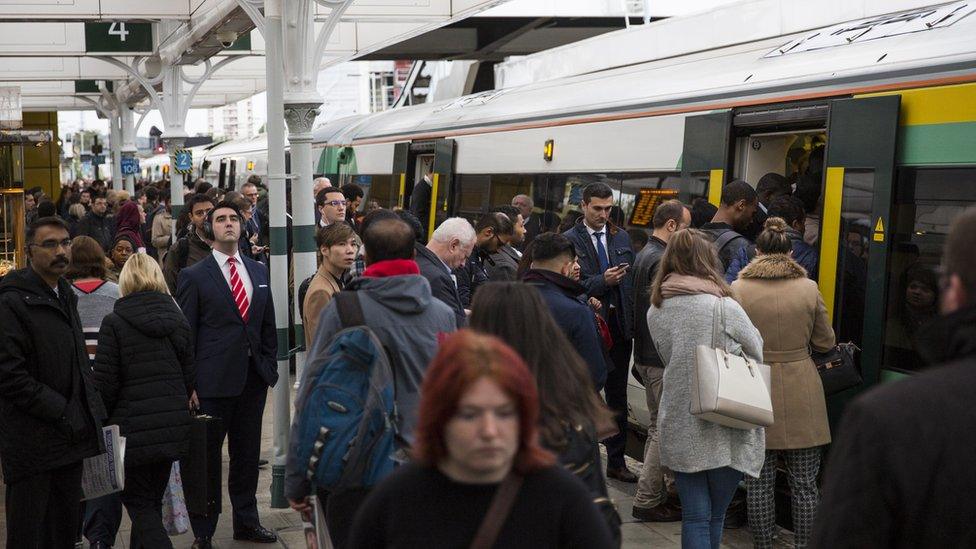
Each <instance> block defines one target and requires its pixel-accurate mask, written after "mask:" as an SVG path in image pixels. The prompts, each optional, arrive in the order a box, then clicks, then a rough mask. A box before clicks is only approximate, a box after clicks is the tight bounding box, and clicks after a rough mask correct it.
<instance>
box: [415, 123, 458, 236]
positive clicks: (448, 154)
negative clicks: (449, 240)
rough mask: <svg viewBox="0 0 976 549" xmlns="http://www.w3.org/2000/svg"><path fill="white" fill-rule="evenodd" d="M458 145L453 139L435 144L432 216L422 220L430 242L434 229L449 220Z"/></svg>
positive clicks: (441, 140)
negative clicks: (448, 214) (449, 203)
mask: <svg viewBox="0 0 976 549" xmlns="http://www.w3.org/2000/svg"><path fill="white" fill-rule="evenodd" d="M456 146H457V145H456V143H455V142H454V140H453V139H438V140H437V141H435V142H434V166H433V172H432V173H431V180H430V183H431V192H430V214H429V217H428V219H423V220H421V223H422V224H423V225H424V227H426V228H427V235H426V240H430V237H431V235H433V234H434V229H436V228H437V226H438V225H440V224H441V222H442V221H444V220H445V219H447V213H448V211H447V209H448V206H447V205H448V201H449V196H450V190H451V188H453V185H452V184H451V183H452V180H453V179H454V156H455V155H454V151H455V150H456Z"/></svg>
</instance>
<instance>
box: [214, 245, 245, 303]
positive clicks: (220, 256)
mask: <svg viewBox="0 0 976 549" xmlns="http://www.w3.org/2000/svg"><path fill="white" fill-rule="evenodd" d="M212 252H213V256H214V259H216V260H217V266H219V267H220V272H221V273H223V274H224V280H226V281H227V287H228V288H230V262H229V261H227V260H228V259H230V257H231V256H229V255H227V254H225V253H223V252H218V251H217V250H216V249H214V250H212ZM234 259H235V261H236V265H237V276H239V277H241V284H243V285H244V292H245V293H246V294H247V302H248V303H249V304H250V303H253V302H254V286H253V285H252V284H251V275H250V274H248V272H247V267H245V266H244V261H242V260H241V253H240V252H236V253H235V254H234ZM233 294H234V291H233V290H231V295H233Z"/></svg>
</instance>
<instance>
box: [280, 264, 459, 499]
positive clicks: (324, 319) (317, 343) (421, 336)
mask: <svg viewBox="0 0 976 549" xmlns="http://www.w3.org/2000/svg"><path fill="white" fill-rule="evenodd" d="M345 289H346V290H353V291H355V292H356V293H357V294H358V295H359V302H360V305H361V306H362V309H363V318H364V319H365V320H366V326H368V327H369V328H370V329H371V330H373V332H374V333H375V334H376V336H377V337H378V338H379V340H380V341H381V342H382V343H383V345H384V346H385V347H386V348H387V349H388V350H389V352H390V353H391V355H392V356H391V357H390V358H391V360H392V367H393V372H394V378H395V382H396V403H397V412H399V414H400V418H401V421H400V426H399V427H400V435H401V436H403V437H404V439H406V440H407V441H408V442H410V443H413V440H414V437H413V431H414V428H415V426H416V425H417V409H418V407H419V405H420V384H421V382H422V381H423V379H424V373H425V372H426V371H427V366H428V365H429V364H430V362H431V360H433V358H434V355H436V354H437V343H438V339H437V338H438V335H439V334H442V333H451V332H454V331H455V330H456V329H457V320H456V319H455V316H454V311H453V310H452V309H451V308H450V307H448V306H447V305H445V304H444V302H442V301H440V300H439V299H435V298H434V297H433V296H432V295H431V291H430V284H429V283H428V282H427V279H426V278H424V277H423V276H421V275H397V276H389V277H384V278H367V277H360V278H356V279H354V280H353V281H352V282H350V283H349V284H348V285H347V286H346V288H345ZM344 327H345V326H343V324H342V322H340V320H339V311H338V308H337V307H336V301H335V300H334V299H333V300H332V301H331V302H329V304H328V305H326V307H325V309H323V310H322V313H321V316H320V317H319V325H318V329H317V330H316V334H315V337H314V339H313V340H312V348H311V349H309V353H308V360H309V361H312V360H313V357H316V356H318V355H319V354H321V353H325V352H326V350H327V348H328V346H329V343H330V342H331V341H332V338H333V337H334V336H335V335H336V334H337V333H339V332H340V331H341V330H342V329H343V328H344ZM309 370H310V369H309V368H306V369H305V373H306V374H307V372H309ZM306 381H307V380H306V379H305V374H303V378H302V380H301V386H300V387H301V388H304V387H305V383H306ZM301 388H300V389H299V391H301V390H302V389H301ZM301 413H302V411H301V410H296V416H297V415H298V414H301ZM302 472H303V471H299V472H298V477H297V478H291V477H292V476H293V474H292V470H291V468H289V471H288V475H287V476H288V477H289V478H286V481H285V489H286V495H287V496H288V497H291V498H296V499H297V497H299V493H300V492H304V493H301V494H300V495H301V496H304V495H305V494H307V493H308V492H307V489H308V488H307V486H308V485H307V483H305V482H304V478H302V477H303V475H301V473H302Z"/></svg>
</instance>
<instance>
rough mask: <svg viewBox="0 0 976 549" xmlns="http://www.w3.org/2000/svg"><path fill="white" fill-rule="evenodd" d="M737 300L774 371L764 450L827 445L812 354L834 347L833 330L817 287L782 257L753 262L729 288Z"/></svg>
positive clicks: (821, 395)
mask: <svg viewBox="0 0 976 549" xmlns="http://www.w3.org/2000/svg"><path fill="white" fill-rule="evenodd" d="M732 290H733V292H734V294H735V299H736V301H738V302H739V304H740V305H742V308H743V309H745V311H746V314H748V315H749V319H750V320H751V321H752V323H753V324H754V325H755V326H756V328H758V329H759V333H760V334H762V338H763V358H764V360H765V362H766V364H769V366H770V371H771V372H772V393H773V394H772V398H773V425H771V426H769V427H767V428H766V448H767V449H769V450H790V449H798V448H811V447H814V446H821V445H824V444H827V443H829V442H830V427H829V426H828V424H827V405H826V401H825V398H824V391H823V385H822V384H821V383H820V375H819V374H818V373H817V368H816V366H815V365H814V363H813V360H812V359H811V358H810V349H811V348H813V349H815V350H817V351H826V350H828V349H830V348H831V347H833V346H834V331H833V329H832V328H831V327H830V321H829V319H828V318H827V309H826V307H825V306H824V301H823V298H822V297H821V296H820V290H819V289H818V288H817V284H816V283H815V282H814V281H812V280H810V279H808V278H807V273H806V271H804V270H803V267H801V266H800V265H799V264H798V263H797V262H795V261H793V260H792V259H790V257H789V256H787V255H784V254H770V255H761V256H758V257H756V258H755V259H753V260H752V262H751V263H749V265H748V266H746V268H745V269H743V270H742V271H741V272H740V273H739V279H738V280H736V281H735V282H733V283H732Z"/></svg>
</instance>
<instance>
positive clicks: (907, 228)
mask: <svg viewBox="0 0 976 549" xmlns="http://www.w3.org/2000/svg"><path fill="white" fill-rule="evenodd" d="M974 204H976V168H906V169H903V170H901V171H900V172H899V177H898V185H897V187H896V189H895V205H894V209H893V212H892V217H891V223H892V227H891V231H890V233H891V239H892V245H891V261H890V268H889V275H888V302H887V311H886V315H885V316H886V322H885V339H884V353H883V355H882V364H883V365H884V367H885V368H890V369H895V370H901V371H908V372H911V371H918V370H920V369H922V368H924V366H925V365H924V364H923V362H922V360H921V358H920V357H919V354H918V349H917V347H916V339H915V338H916V335H917V333H918V330H919V329H920V328H921V327H922V326H924V325H925V324H926V323H927V322H928V321H930V320H931V319H933V318H934V317H935V315H936V314H938V304H939V284H938V277H937V276H936V272H937V268H938V266H939V264H940V263H941V261H942V250H943V246H944V244H945V237H946V233H948V231H949V225H950V224H951V223H952V221H953V219H955V217H956V216H957V215H959V214H960V213H961V212H962V211H963V210H964V209H966V208H967V207H969V206H972V205H974Z"/></svg>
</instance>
